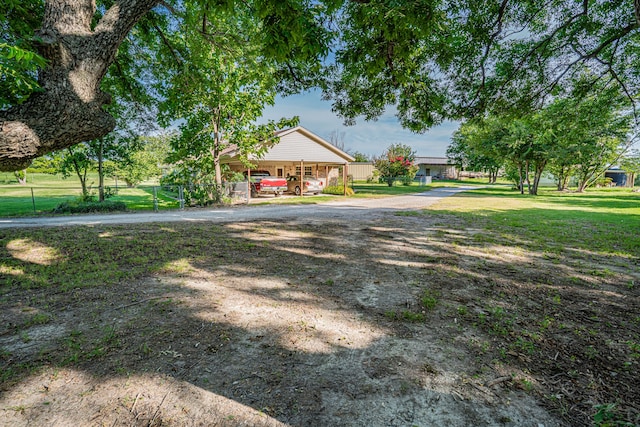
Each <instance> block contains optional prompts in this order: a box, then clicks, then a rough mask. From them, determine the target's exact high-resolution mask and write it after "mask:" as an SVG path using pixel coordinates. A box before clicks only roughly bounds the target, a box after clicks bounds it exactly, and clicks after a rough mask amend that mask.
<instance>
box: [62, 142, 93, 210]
mask: <svg viewBox="0 0 640 427" xmlns="http://www.w3.org/2000/svg"><path fill="white" fill-rule="evenodd" d="M90 150H91V149H90V147H89V144H88V143H83V144H77V145H75V146H72V147H69V148H67V149H65V150H63V151H62V152H60V153H58V156H57V157H58V171H59V172H60V173H61V174H62V176H63V177H64V178H68V177H70V176H71V175H73V174H75V175H76V176H77V177H78V179H79V180H80V186H81V187H82V200H84V201H87V200H90V199H91V198H92V195H91V188H90V186H89V183H88V181H87V179H88V178H87V175H88V173H89V171H90V170H91V169H94V168H95V160H94V159H93V158H92V156H91V152H90Z"/></svg>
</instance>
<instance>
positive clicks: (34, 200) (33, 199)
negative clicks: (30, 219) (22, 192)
mask: <svg viewBox="0 0 640 427" xmlns="http://www.w3.org/2000/svg"><path fill="white" fill-rule="evenodd" d="M31 203H33V213H34V214H35V213H37V212H36V197H35V196H34V195H33V187H31Z"/></svg>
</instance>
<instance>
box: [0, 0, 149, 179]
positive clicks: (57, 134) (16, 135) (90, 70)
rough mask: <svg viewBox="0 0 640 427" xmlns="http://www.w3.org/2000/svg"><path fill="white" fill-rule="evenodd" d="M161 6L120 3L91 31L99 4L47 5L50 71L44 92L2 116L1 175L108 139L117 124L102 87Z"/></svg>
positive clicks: (142, 0)
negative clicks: (134, 32) (122, 51)
mask: <svg viewBox="0 0 640 427" xmlns="http://www.w3.org/2000/svg"><path fill="white" fill-rule="evenodd" d="M157 3H158V0H120V1H116V3H115V4H114V5H113V6H112V7H111V8H110V9H109V10H108V11H107V12H106V13H105V14H104V16H103V17H102V19H100V21H99V22H98V24H97V25H96V27H95V28H94V29H93V30H91V21H92V18H93V17H94V14H95V11H96V4H95V0H47V1H46V6H45V13H44V18H43V22H42V28H41V29H40V30H38V31H37V33H36V36H37V37H39V38H40V39H41V40H42V44H41V45H40V48H39V51H40V54H41V55H42V56H43V57H44V58H45V59H47V61H48V64H47V67H46V68H45V69H44V70H42V71H41V73H40V75H39V83H40V86H41V88H42V91H41V92H34V93H33V94H32V95H31V97H29V99H27V100H26V101H25V102H24V103H23V104H22V105H18V106H14V107H13V108H11V109H9V110H6V111H2V112H0V170H4V171H12V170H19V169H24V168H25V167H26V166H27V165H29V164H30V163H31V160H33V159H34V158H36V157H39V156H42V155H44V154H46V153H49V152H51V151H54V150H59V149H61V148H66V147H70V146H72V145H74V144H78V143H80V142H83V141H89V140H92V139H96V138H99V137H101V136H104V135H106V134H107V133H109V132H110V131H111V130H113V128H114V126H115V121H114V119H113V118H112V117H111V116H110V115H109V114H108V113H107V112H105V111H104V110H103V109H102V107H103V106H104V105H105V104H108V103H109V102H110V96H109V95H108V94H105V93H103V92H101V91H100V82H101V81H102V78H103V77H104V75H105V73H106V72H107V68H108V67H109V65H110V64H111V63H112V62H113V59H114V57H115V54H116V52H117V50H118V47H119V46H120V43H121V42H122V40H123V39H124V37H125V36H126V35H127V33H128V32H129V30H130V29H131V28H132V27H133V26H134V25H135V23H136V22H137V21H138V20H139V19H140V18H141V17H142V16H143V15H144V14H145V13H147V12H148V11H149V10H151V8H152V7H154V6H155V5H156V4H157Z"/></svg>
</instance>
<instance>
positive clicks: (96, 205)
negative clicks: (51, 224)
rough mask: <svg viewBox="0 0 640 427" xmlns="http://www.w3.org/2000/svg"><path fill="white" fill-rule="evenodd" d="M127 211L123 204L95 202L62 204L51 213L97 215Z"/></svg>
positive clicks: (80, 201) (109, 201) (79, 201)
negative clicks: (98, 213)
mask: <svg viewBox="0 0 640 427" xmlns="http://www.w3.org/2000/svg"><path fill="white" fill-rule="evenodd" d="M126 210H127V205H125V203H124V202H116V201H111V200H106V201H104V202H96V201H83V200H78V201H71V202H63V203H61V204H60V205H58V207H56V208H55V209H54V210H53V213H64V214H70V213H72V214H73V213H97V212H122V211H126Z"/></svg>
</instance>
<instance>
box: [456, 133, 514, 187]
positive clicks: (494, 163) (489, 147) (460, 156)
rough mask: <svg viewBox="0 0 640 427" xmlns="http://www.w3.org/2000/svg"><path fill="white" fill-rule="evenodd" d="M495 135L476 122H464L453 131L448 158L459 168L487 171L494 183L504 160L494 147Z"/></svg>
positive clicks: (491, 181) (490, 180) (490, 181)
mask: <svg viewBox="0 0 640 427" xmlns="http://www.w3.org/2000/svg"><path fill="white" fill-rule="evenodd" d="M494 142H495V139H494V136H493V135H491V134H490V133H487V132H484V131H483V129H482V128H481V127H480V126H479V125H478V124H477V123H474V122H466V123H463V124H462V125H461V126H460V128H459V129H458V130H456V131H455V132H454V133H453V136H452V139H451V144H449V146H448V147H447V158H449V160H450V161H451V162H452V163H453V164H454V165H456V166H457V169H458V170H463V169H466V170H471V171H477V172H485V173H487V174H488V175H489V183H490V184H494V183H495V182H496V180H497V179H498V172H499V171H500V169H501V168H502V166H503V165H504V160H503V158H502V157H501V156H499V155H498V153H497V152H496V150H495V149H494V147H493V143H494Z"/></svg>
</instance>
